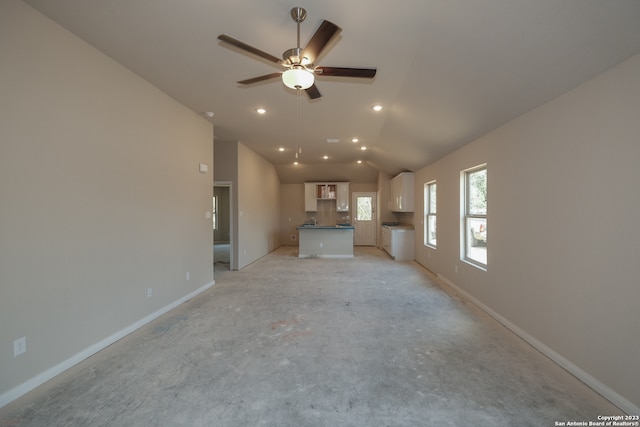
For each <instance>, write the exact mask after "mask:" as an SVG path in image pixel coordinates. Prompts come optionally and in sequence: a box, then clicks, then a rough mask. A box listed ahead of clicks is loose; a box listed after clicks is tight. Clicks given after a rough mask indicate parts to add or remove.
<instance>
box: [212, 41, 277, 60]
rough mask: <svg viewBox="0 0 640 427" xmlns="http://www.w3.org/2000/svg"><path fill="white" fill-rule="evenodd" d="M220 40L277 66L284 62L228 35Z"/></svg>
mask: <svg viewBox="0 0 640 427" xmlns="http://www.w3.org/2000/svg"><path fill="white" fill-rule="evenodd" d="M218 40H222V41H223V42H225V43H229V44H230V45H232V46H235V47H237V48H239V49H242V50H244V51H246V52H249V53H251V54H253V55H256V56H259V57H260V58H264V59H266V60H267V61H271V62H275V63H276V64H280V63H281V62H282V61H281V60H280V58H276V57H275V56H273V55H270V54H268V53H267V52H264V51H262V50H260V49H258V48H255V47H253V46H249V45H248V44H246V43H243V42H241V41H240V40H238V39H234V38H233V37H231V36H228V35H226V34H220V35H219V36H218Z"/></svg>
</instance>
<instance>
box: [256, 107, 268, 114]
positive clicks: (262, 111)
mask: <svg viewBox="0 0 640 427" xmlns="http://www.w3.org/2000/svg"><path fill="white" fill-rule="evenodd" d="M266 112H267V110H265V109H264V108H256V113H258V114H265V113H266Z"/></svg>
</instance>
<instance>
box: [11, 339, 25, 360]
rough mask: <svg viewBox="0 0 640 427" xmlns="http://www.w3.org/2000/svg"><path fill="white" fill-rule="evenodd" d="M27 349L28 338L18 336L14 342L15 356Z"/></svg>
mask: <svg viewBox="0 0 640 427" xmlns="http://www.w3.org/2000/svg"><path fill="white" fill-rule="evenodd" d="M26 351H27V338H26V337H22V338H18V339H17V340H15V341H14V342H13V357H18V356H20V355H21V354H22V353H25V352H26Z"/></svg>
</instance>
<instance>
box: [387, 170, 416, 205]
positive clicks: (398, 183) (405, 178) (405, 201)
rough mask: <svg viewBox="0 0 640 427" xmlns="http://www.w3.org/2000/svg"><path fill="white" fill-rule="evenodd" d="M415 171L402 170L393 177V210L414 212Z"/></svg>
mask: <svg viewBox="0 0 640 427" xmlns="http://www.w3.org/2000/svg"><path fill="white" fill-rule="evenodd" d="M413 199H414V197H413V172H402V173H400V174H398V175H397V176H396V177H394V178H392V179H391V210H392V211H393V212H413Z"/></svg>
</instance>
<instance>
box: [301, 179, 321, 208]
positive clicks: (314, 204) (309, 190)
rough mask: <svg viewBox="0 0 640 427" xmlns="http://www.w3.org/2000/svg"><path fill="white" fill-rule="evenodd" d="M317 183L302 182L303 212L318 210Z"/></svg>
mask: <svg viewBox="0 0 640 427" xmlns="http://www.w3.org/2000/svg"><path fill="white" fill-rule="evenodd" d="M316 191H317V184H316V183H315V182H305V183H304V210H305V212H317V211H318V196H317V193H316Z"/></svg>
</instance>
